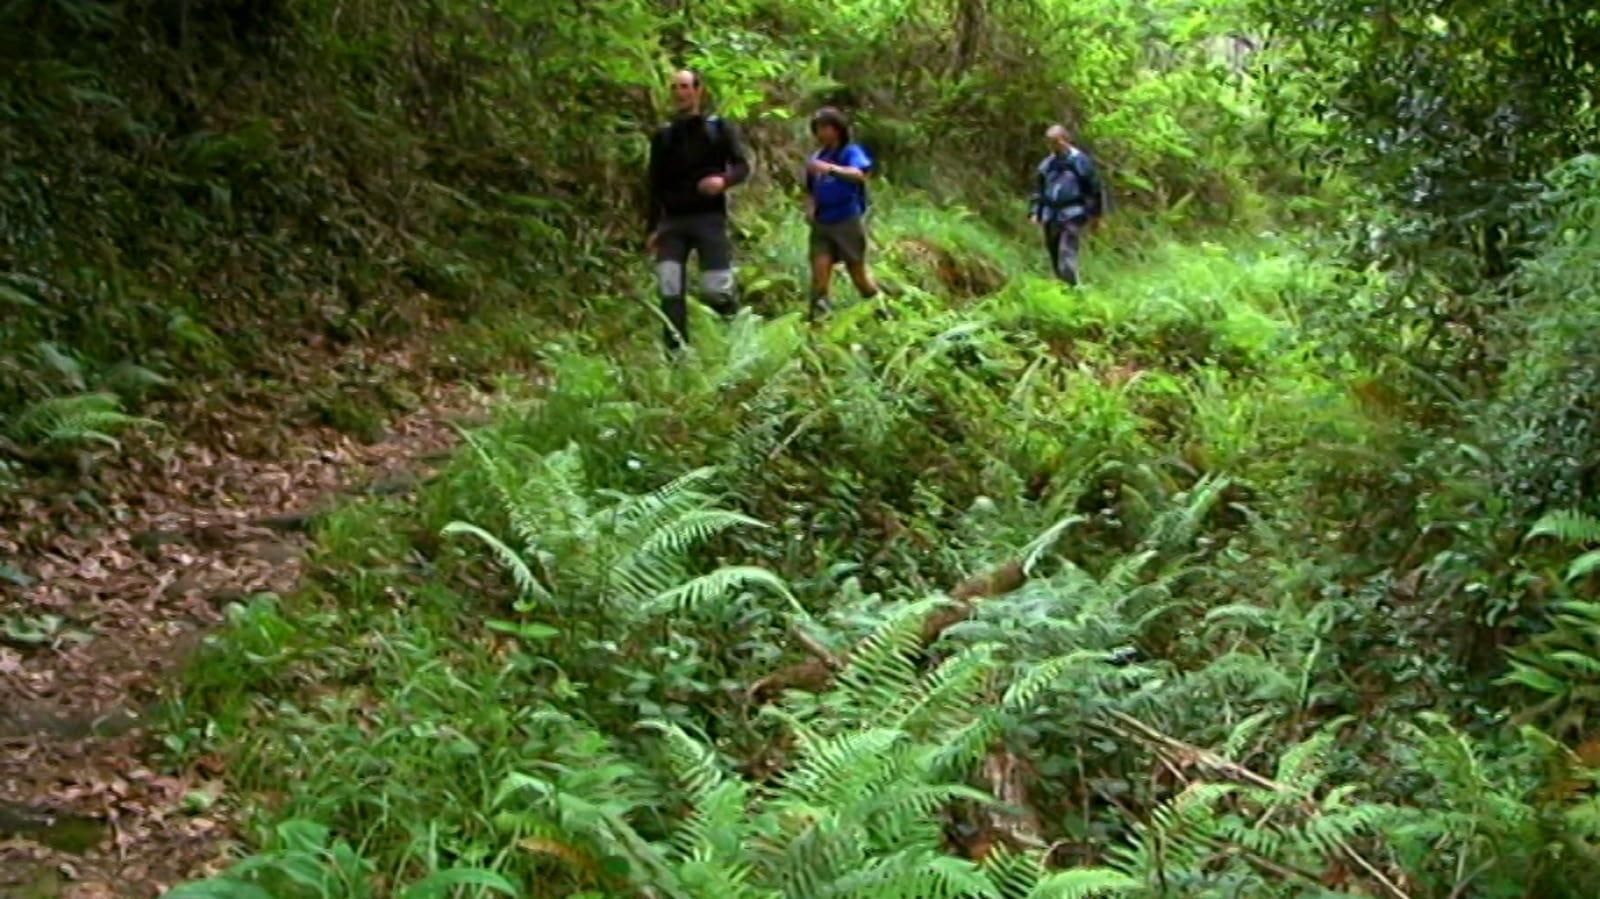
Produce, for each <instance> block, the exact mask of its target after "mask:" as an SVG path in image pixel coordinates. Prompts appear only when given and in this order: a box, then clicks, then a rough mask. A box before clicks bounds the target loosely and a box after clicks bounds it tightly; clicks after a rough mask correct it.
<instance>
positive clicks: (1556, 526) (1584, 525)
mask: <svg viewBox="0 0 1600 899" xmlns="http://www.w3.org/2000/svg"><path fill="white" fill-rule="evenodd" d="M1534 537H1554V538H1556V539H1557V540H1560V541H1561V542H1562V543H1570V544H1578V545H1582V544H1588V543H1600V518H1595V517H1594V516H1592V515H1586V514H1584V513H1582V512H1578V511H1575V510H1570V509H1562V510H1558V511H1555V512H1547V513H1545V514H1544V515H1543V516H1542V517H1540V519H1539V520H1538V521H1536V522H1534V524H1533V527H1531V528H1529V529H1528V533H1527V538H1528V539H1532V538H1534Z"/></svg>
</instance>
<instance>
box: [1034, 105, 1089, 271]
mask: <svg viewBox="0 0 1600 899" xmlns="http://www.w3.org/2000/svg"><path fill="white" fill-rule="evenodd" d="M1045 140H1047V141H1049V143H1050V155H1049V156H1046V157H1045V158H1044V161H1043V162H1041V163H1039V168H1038V171H1037V172H1036V174H1035V187H1034V192H1033V202H1032V204H1031V206H1030V207H1029V214H1028V217H1029V218H1031V219H1032V220H1033V222H1034V223H1035V224H1037V225H1039V226H1041V227H1042V228H1043V229H1044V244H1045V249H1046V250H1048V251H1049V253H1050V270H1051V271H1052V272H1054V273H1055V275H1056V277H1058V278H1060V279H1061V280H1063V281H1065V282H1067V283H1068V284H1074V285H1075V284H1077V283H1078V281H1079V277H1078V252H1079V247H1080V244H1081V243H1082V240H1083V233H1084V231H1086V230H1088V228H1089V226H1090V225H1091V224H1092V223H1093V222H1095V221H1096V220H1098V219H1099V218H1100V215H1101V212H1102V209H1101V198H1102V194H1101V187H1100V176H1099V174H1098V173H1097V172H1096V171H1095V165H1094V159H1092V158H1091V157H1090V156H1089V154H1088V153H1085V152H1083V151H1082V150H1080V149H1078V148H1077V147H1075V146H1073V144H1072V135H1071V134H1070V133H1069V132H1068V131H1067V129H1066V127H1065V126H1064V125H1059V124H1057V125H1051V126H1050V127H1049V129H1048V130H1046V131H1045Z"/></svg>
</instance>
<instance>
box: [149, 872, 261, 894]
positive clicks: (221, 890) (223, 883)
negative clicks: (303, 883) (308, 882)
mask: <svg viewBox="0 0 1600 899" xmlns="http://www.w3.org/2000/svg"><path fill="white" fill-rule="evenodd" d="M165 897H166V899H274V897H273V895H272V894H271V893H269V892H267V891H266V890H264V889H262V888H261V887H258V886H255V885H254V884H249V883H245V882H244V881H242V880H234V879H232V878H230V877H214V878H211V879H210V880H202V881H200V882H199V883H186V884H183V885H181V886H178V887H174V888H173V889H171V890H169V891H168V892H167V893H166V894H165Z"/></svg>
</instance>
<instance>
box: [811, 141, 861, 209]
mask: <svg viewBox="0 0 1600 899" xmlns="http://www.w3.org/2000/svg"><path fill="white" fill-rule="evenodd" d="M811 158H812V159H821V160H823V161H824V162H831V163H833V164H834V165H841V166H844V167H846V168H856V169H860V170H861V171H863V172H869V171H871V170H872V157H871V156H869V155H868V154H867V151H866V150H865V149H864V148H862V146H861V145H860V144H845V145H844V146H843V147H839V148H837V149H834V150H819V151H817V152H816V153H813V154H812V155H811ZM806 190H807V191H809V192H810V193H811V196H812V197H813V198H815V199H816V201H817V221H818V222H820V223H822V224H824V225H831V224H833V223H835V222H842V221H846V220H848V219H852V218H855V217H856V216H858V215H861V214H862V213H864V212H866V211H867V186H866V185H865V184H857V183H855V182H854V181H851V180H848V179H846V178H840V177H838V176H837V175H813V174H811V173H810V172H807V173H806Z"/></svg>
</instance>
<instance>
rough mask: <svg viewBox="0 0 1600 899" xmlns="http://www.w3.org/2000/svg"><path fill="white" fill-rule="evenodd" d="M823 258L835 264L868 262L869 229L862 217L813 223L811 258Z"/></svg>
mask: <svg viewBox="0 0 1600 899" xmlns="http://www.w3.org/2000/svg"><path fill="white" fill-rule="evenodd" d="M823 256H826V257H828V258H830V259H832V260H833V261H834V262H851V263H854V262H864V261H866V258H867V227H866V225H865V224H864V223H863V222H862V221H861V216H859V215H858V216H856V217H855V218H848V219H845V220H844V221H842V222H829V223H827V224H823V223H820V222H812V223H811V258H812V259H819V258H821V257H823Z"/></svg>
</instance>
